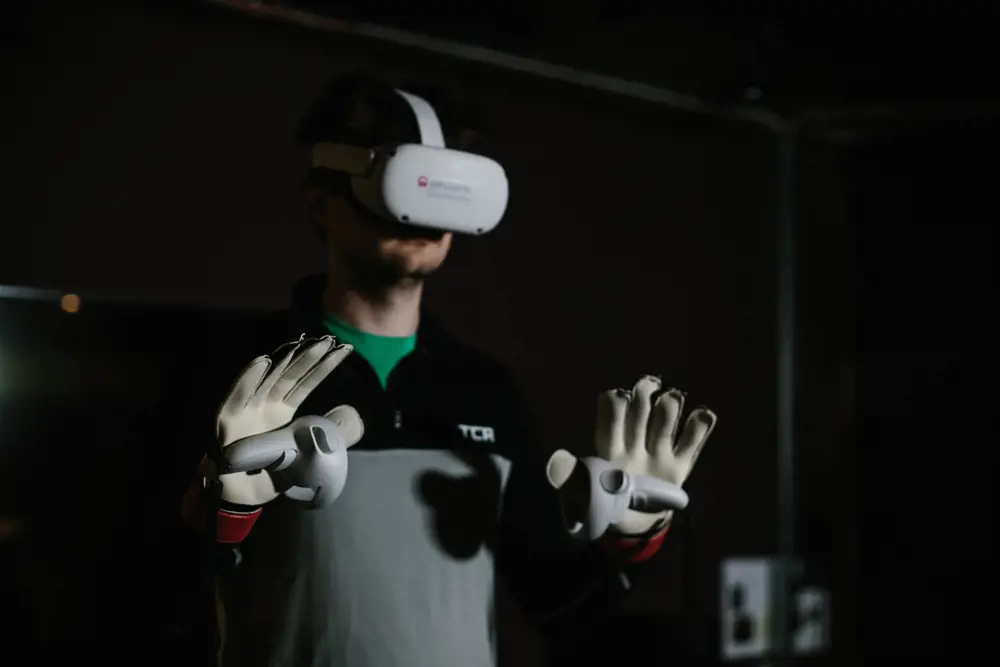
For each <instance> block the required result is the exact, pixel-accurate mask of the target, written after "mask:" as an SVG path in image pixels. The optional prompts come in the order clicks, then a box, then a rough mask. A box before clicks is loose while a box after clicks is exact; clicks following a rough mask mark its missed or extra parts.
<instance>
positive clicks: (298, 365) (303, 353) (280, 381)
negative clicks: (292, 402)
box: [269, 336, 336, 407]
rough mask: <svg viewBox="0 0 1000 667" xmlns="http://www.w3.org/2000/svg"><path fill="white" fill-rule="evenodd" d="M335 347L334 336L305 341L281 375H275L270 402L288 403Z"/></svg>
mask: <svg viewBox="0 0 1000 667" xmlns="http://www.w3.org/2000/svg"><path fill="white" fill-rule="evenodd" d="M334 345H336V341H334V339H333V336H323V337H322V338H317V339H312V340H305V341H303V342H302V343H301V344H300V345H299V346H298V349H297V350H296V351H295V356H294V358H292V359H291V361H290V363H289V364H288V365H287V366H286V367H285V368H284V369H283V370H282V371H281V372H280V373H278V372H276V373H274V374H275V375H276V376H277V379H276V380H275V382H274V386H273V387H272V388H271V392H270V395H269V400H271V401H286V400H287V398H288V395H289V394H290V393H291V392H292V391H294V390H295V387H296V386H298V384H299V382H300V381H301V380H302V378H303V377H305V376H306V375H307V374H308V373H309V371H310V370H312V369H313V368H314V367H315V366H316V364H318V363H319V362H320V361H321V360H322V359H323V357H324V356H325V355H326V353H327V352H329V351H330V349H331V348H332V347H333V346H334ZM296 407H297V404H296Z"/></svg>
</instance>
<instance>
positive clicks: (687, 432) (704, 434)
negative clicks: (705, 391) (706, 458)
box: [675, 408, 718, 484]
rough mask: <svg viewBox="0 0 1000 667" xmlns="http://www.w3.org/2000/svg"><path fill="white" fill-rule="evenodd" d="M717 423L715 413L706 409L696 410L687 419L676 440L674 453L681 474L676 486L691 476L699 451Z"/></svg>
mask: <svg viewBox="0 0 1000 667" xmlns="http://www.w3.org/2000/svg"><path fill="white" fill-rule="evenodd" d="M717 421H718V418H717V417H716V416H715V413H714V412H712V411H711V410H709V409H708V408H698V409H697V410H694V411H693V412H692V413H691V416H689V417H688V419H687V423H685V424H684V431H683V432H682V433H681V436H680V438H679V439H678V440H677V449H676V452H675V456H676V457H677V462H678V464H679V466H678V467H679V468H680V470H681V473H682V476H681V479H679V480H678V481H677V483H678V484H680V483H682V482H683V481H684V480H685V479H687V476H688V475H690V474H691V469H692V468H694V464H695V463H697V461H698V456H700V455H701V450H702V449H703V448H704V447H705V443H706V442H708V438H709V437H710V436H711V435H712V431H713V430H715V424H716V422H717Z"/></svg>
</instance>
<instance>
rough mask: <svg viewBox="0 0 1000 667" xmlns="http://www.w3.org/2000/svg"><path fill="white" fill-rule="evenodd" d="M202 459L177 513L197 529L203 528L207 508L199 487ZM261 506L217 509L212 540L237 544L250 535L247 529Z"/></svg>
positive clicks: (203, 466)
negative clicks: (179, 512) (213, 538)
mask: <svg viewBox="0 0 1000 667" xmlns="http://www.w3.org/2000/svg"><path fill="white" fill-rule="evenodd" d="M205 461H206V459H202V461H201V464H200V465H199V466H198V473H197V476H196V477H195V479H194V480H192V482H191V485H190V486H189V487H188V490H187V492H186V493H185V494H184V500H183V501H181V515H182V516H183V517H184V520H185V522H187V524H188V525H190V526H191V527H192V528H194V529H195V530H197V531H204V530H205V524H206V522H207V519H208V513H209V511H210V508H209V504H210V503H209V501H208V499H207V498H206V496H205V489H204V488H203V487H202V475H204V473H205ZM262 511H263V508H260V507H257V508H252V507H247V508H241V509H233V508H219V509H217V510H216V515H215V539H216V541H217V542H219V543H220V544H239V543H240V542H242V541H243V540H245V539H246V537H247V535H249V534H250V529H251V528H253V525H254V524H255V523H256V522H257V518H258V517H259V516H260V513H261V512H262Z"/></svg>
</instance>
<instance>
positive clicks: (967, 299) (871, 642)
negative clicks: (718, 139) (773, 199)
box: [845, 123, 1000, 660]
mask: <svg viewBox="0 0 1000 667" xmlns="http://www.w3.org/2000/svg"><path fill="white" fill-rule="evenodd" d="M998 139H1000V134H998V133H997V131H996V129H995V128H993V129H990V128H988V127H984V126H983V125H980V124H977V123H968V124H966V125H964V126H952V127H948V128H938V129H935V130H933V131H926V132H923V133H921V134H919V135H914V136H905V137H897V138H895V139H893V140H886V141H880V142H876V143H872V144H870V145H867V146H865V147H859V148H858V149H856V150H854V151H851V153H850V159H849V160H848V161H847V162H845V166H847V167H848V169H849V173H850V178H849V179H848V180H849V183H850V188H849V195H850V196H849V201H850V207H849V212H850V220H851V230H852V232H851V233H852V237H853V238H854V240H855V243H854V248H855V253H854V255H853V258H852V264H853V266H854V267H855V271H854V286H853V291H854V296H855V302H856V304H857V313H858V319H857V321H856V323H855V327H856V328H855V336H854V339H855V341H856V349H857V359H858V369H859V372H858V375H857V387H858V397H857V406H858V412H857V419H856V427H855V428H856V437H854V438H852V442H851V453H850V456H851V458H853V459H854V460H855V461H856V462H857V463H856V466H855V470H856V474H855V476H854V479H853V483H852V484H851V488H852V490H853V491H854V493H852V495H853V496H854V497H855V501H854V502H855V503H856V504H857V507H856V516H857V517H858V519H857V521H858V526H859V529H860V530H859V539H860V547H861V548H860V549H859V551H858V565H859V571H860V572H861V574H862V577H861V579H860V580H859V587H858V607H857V612H858V613H857V615H856V616H855V619H854V622H855V623H856V624H857V629H858V632H859V635H860V637H861V639H862V641H863V643H864V646H865V647H866V650H867V652H868V654H869V655H873V656H881V655H894V656H914V657H917V656H942V657H949V658H951V659H953V660H954V659H956V658H958V657H964V656H969V657H970V658H971V657H974V656H975V655H978V654H980V653H981V652H982V651H984V650H988V649H987V642H988V641H990V640H991V639H992V634H991V631H992V627H991V625H990V624H991V623H992V619H993V616H992V615H991V613H990V612H987V611H985V610H986V609H990V608H991V607H990V606H989V605H990V604H991V603H990V600H991V599H992V595H993V593H992V590H993V582H994V575H993V572H992V568H993V562H992V559H993V521H994V517H993V505H992V503H993V490H992V485H993V476H994V465H995V458H996V452H995V444H996V427H995V416H994V415H995V413H996V404H995V393H996V392H995V391H994V389H993V385H994V384H995V378H996V352H995V347H996V341H997V333H996V325H995V316H994V311H995V306H989V305H988V304H990V303H995V300H996V296H995V289H994V288H993V281H994V277H993V266H992V262H993V254H994V250H993V248H994V245H993V244H994V243H995V240H994V236H995V233H994V227H995V225H996V220H997V219H998V208H997V204H996V201H995V195H994V187H995V186H994V173H993V171H992V170H990V169H989V167H987V166H986V165H989V164H991V161H992V160H993V159H994V156H995V155H996V151H997V147H998V146H1000V142H998Z"/></svg>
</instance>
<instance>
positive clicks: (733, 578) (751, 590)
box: [719, 558, 777, 660]
mask: <svg viewBox="0 0 1000 667" xmlns="http://www.w3.org/2000/svg"><path fill="white" fill-rule="evenodd" d="M776 567H777V564H776V561H775V560H774V559H772V558H730V559H727V560H725V561H723V563H722V581H721V593H722V596H721V597H722V600H721V604H722V606H721V613H720V615H719V617H720V618H721V620H722V628H721V634H722V658H723V659H724V660H741V659H745V658H762V657H765V656H767V655H768V654H769V653H770V652H771V649H772V637H771V633H772V625H771V624H772V622H773V615H774V597H773V596H774V582H775V570H776Z"/></svg>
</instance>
